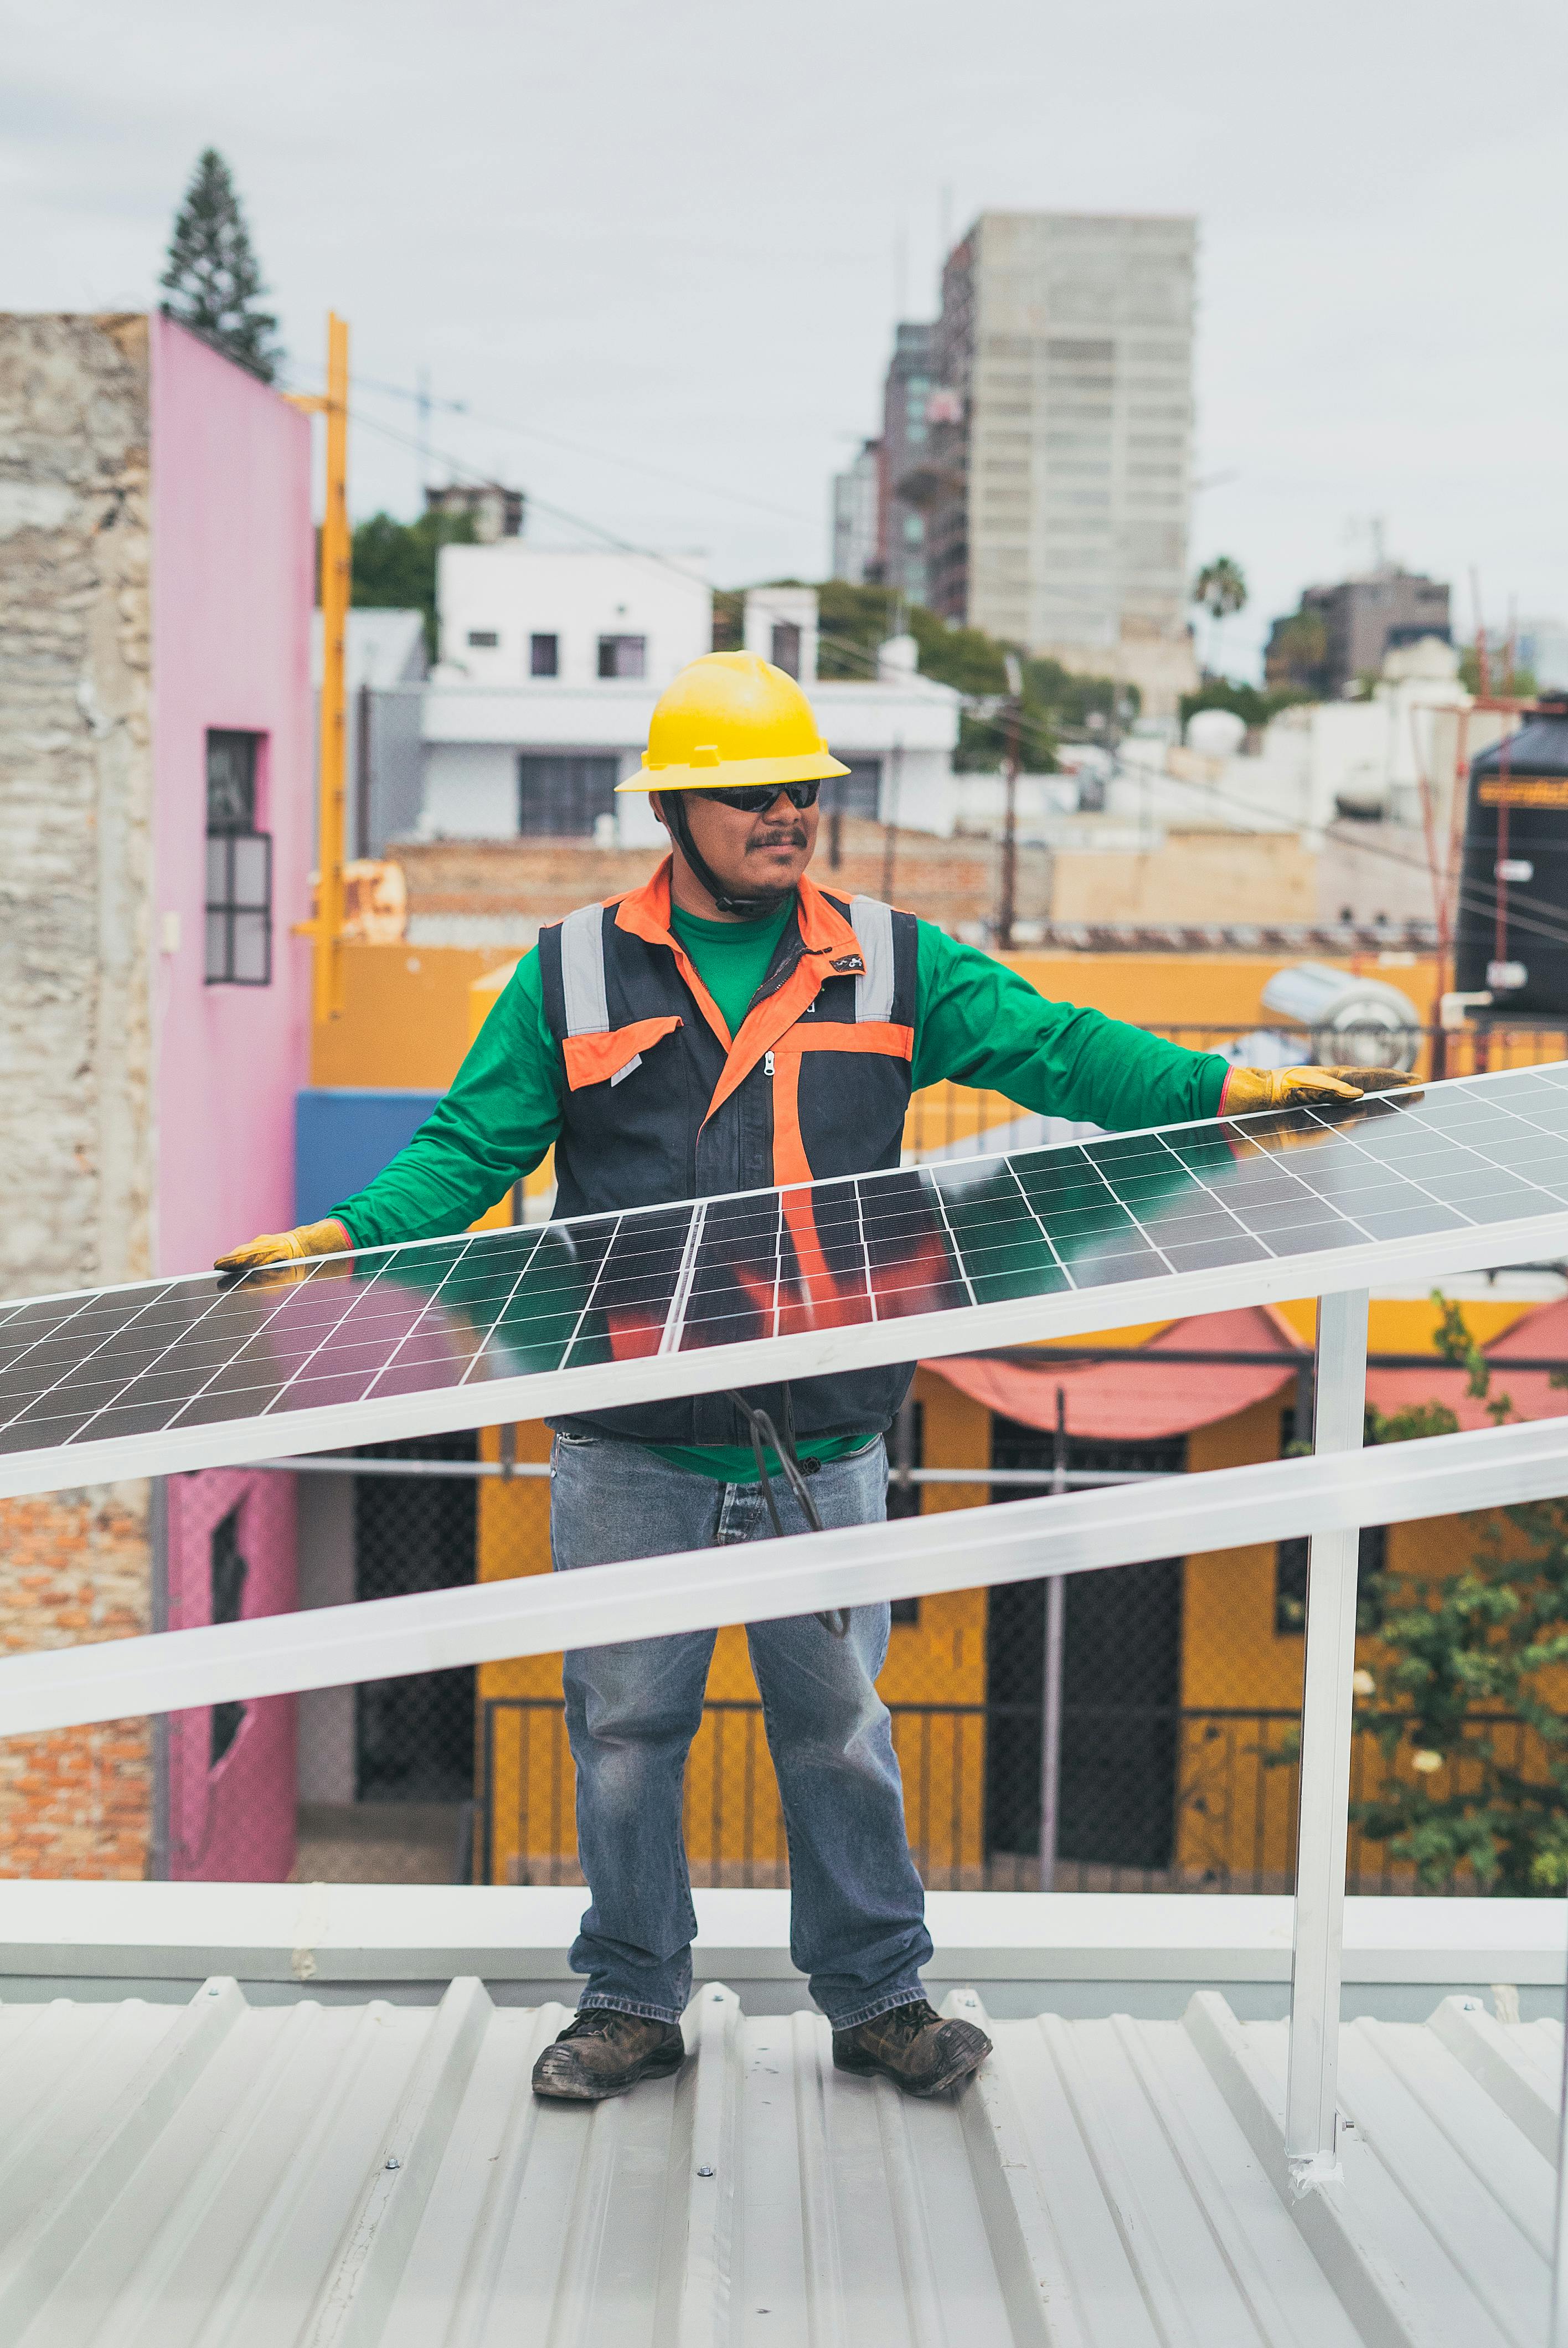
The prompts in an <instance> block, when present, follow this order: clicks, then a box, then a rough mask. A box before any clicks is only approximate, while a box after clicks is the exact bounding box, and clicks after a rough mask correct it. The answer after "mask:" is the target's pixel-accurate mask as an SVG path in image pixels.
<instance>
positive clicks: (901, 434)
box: [876, 320, 936, 603]
mask: <svg viewBox="0 0 1568 2348" xmlns="http://www.w3.org/2000/svg"><path fill="white" fill-rule="evenodd" d="M935 351H936V333H935V329H934V328H933V327H932V326H931V325H930V324H926V323H919V324H911V323H909V322H908V321H907V320H906V321H904V322H903V323H901V324H898V325H897V326H896V327H895V328H894V330H893V357H892V360H891V363H890V364H889V366H888V369H887V376H886V382H885V384H884V386H883V390H882V442H881V448H880V451H879V465H880V478H879V482H878V497H877V518H876V525H877V526H876V559H877V565H878V569H877V576H878V578H879V580H880V581H881V583H882V585H883V586H885V587H892V588H894V589H896V590H897V592H898V593H899V594H901V595H907V597H908V599H909V601H910V602H911V603H929V602H930V601H931V571H930V565H929V562H928V560H927V535H928V523H927V509H928V506H929V503H930V500H929V497H928V495H927V493H926V491H925V489H924V487H923V485H922V476H923V473H924V469H925V466H926V461H927V454H928V444H929V441H930V434H931V427H930V419H929V416H928V413H927V411H928V409H929V407H930V397H931V385H932V380H933V377H932V372H931V371H932V367H933V366H934V364H935Z"/></svg>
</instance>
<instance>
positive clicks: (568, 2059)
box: [534, 2005, 686, 2104]
mask: <svg viewBox="0 0 1568 2348" xmlns="http://www.w3.org/2000/svg"><path fill="white" fill-rule="evenodd" d="M685 2060H686V2042H685V2040H684V2039H683V2038H682V2035H681V2027H680V2024H678V2023H674V2022H650V2021H649V2020H648V2019H647V2018H646V2016H645V2015H643V2014H641V2013H620V2012H619V2011H618V2010H617V2009H616V2008H615V2007H614V2006H609V2005H590V2006H588V2007H586V2008H585V2009H584V2011H583V2012H582V2013H578V2014H574V2015H573V2017H572V2019H571V2021H570V2022H569V2023H568V2024H567V2026H566V2028H565V2029H564V2030H563V2031H562V2032H561V2034H560V2036H559V2038H558V2039H557V2040H556V2042H555V2044H554V2045H553V2046H547V2047H546V2048H545V2051H544V2053H543V2054H542V2055H540V2056H539V2059H538V2062H537V2063H536V2064H535V2065H534V2093H535V2095H536V2096H554V2097H556V2098H557V2099H558V2100H559V2101H560V2102H562V2103H569V2104H598V2103H602V2102H603V2101H604V2098H605V2097H606V2096H624V2095H625V2093H626V2091H627V2089H628V2088H629V2087H635V2086H636V2085H637V2083H638V2081H639V2080H640V2079H664V2078H668V2076H669V2075H670V2073H671V2071H678V2070H679V2069H680V2068H681V2065H682V2063H683V2062H684V2061H685Z"/></svg>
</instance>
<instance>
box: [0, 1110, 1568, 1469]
mask: <svg viewBox="0 0 1568 2348" xmlns="http://www.w3.org/2000/svg"><path fill="white" fill-rule="evenodd" d="M1564 1251H1568V1065H1559V1066H1550V1067H1545V1068H1532V1069H1528V1070H1521V1071H1517V1072H1515V1071H1510V1072H1506V1073H1503V1074H1500V1075H1498V1076H1481V1077H1470V1078H1465V1079H1463V1080H1460V1081H1458V1082H1454V1083H1450V1084H1443V1085H1435V1086H1429V1087H1428V1088H1427V1090H1426V1091H1425V1093H1424V1094H1422V1095H1419V1096H1418V1097H1414V1098H1411V1099H1407V1100H1403V1101H1401V1100H1399V1099H1384V1100H1377V1101H1368V1102H1366V1103H1364V1104H1362V1105H1360V1106H1359V1107H1357V1108H1355V1109H1353V1110H1351V1111H1348V1112H1340V1113H1338V1114H1337V1115H1335V1116H1332V1117H1331V1116H1329V1115H1327V1113H1320V1112H1317V1111H1313V1110H1305V1109H1303V1110H1293V1111H1290V1112H1287V1113H1283V1114H1273V1115H1267V1116H1264V1117H1245V1118H1239V1119H1214V1120H1210V1121H1207V1122H1204V1123H1199V1124H1193V1125H1184V1126H1173V1127H1167V1128H1162V1129H1159V1130H1150V1131H1145V1132H1140V1133H1131V1134H1120V1135H1111V1136H1106V1137H1103V1138H1099V1139H1095V1140H1089V1141H1081V1142H1070V1143H1065V1144H1062V1145H1059V1146H1057V1147H1055V1148H1042V1149H1033V1150H1025V1151H1020V1152H1016V1153H1014V1154H1012V1155H1010V1156H1008V1157H999V1158H977V1159H968V1160H958V1161H953V1160H948V1161H944V1162H942V1163H940V1164H938V1165H933V1166H923V1167H908V1168H904V1169H895V1170H893V1171H890V1172H887V1173H882V1174H868V1175H862V1176H857V1177H855V1178H853V1179H837V1180H828V1181H823V1182H816V1183H812V1184H807V1185H799V1186H795V1187H793V1188H789V1189H782V1190H763V1191H753V1192H747V1193H744V1194H742V1195H739V1196H733V1197H727V1198H717V1199H707V1200H696V1201H695V1202H692V1201H684V1202H682V1203H681V1204H679V1205H671V1206H661V1207H652V1208H646V1209H641V1210H635V1211H631V1212H628V1213H623V1214H610V1215H599V1216H592V1217H588V1218H584V1219H582V1220H577V1221H569V1222H558V1223H548V1224H543V1225H534V1226H529V1227H523V1228H520V1229H514V1230H510V1231H482V1232H473V1233H465V1234H464V1235H463V1236H461V1237H460V1238H456V1239H448V1240H433V1241H418V1242H415V1243H412V1244H407V1245H404V1246H400V1247H392V1248H383V1249H375V1250H370V1251H364V1252H363V1253H361V1254H358V1255H355V1256H353V1257H333V1258H326V1259H323V1260H318V1261H317V1262H314V1263H313V1264H312V1265H310V1266H308V1267H304V1268H302V1269H300V1270H298V1271H295V1272H282V1273H280V1272H261V1273H253V1274H251V1275H249V1276H248V1277H246V1278H244V1279H242V1280H240V1281H238V1282H227V1281H221V1280H220V1279H218V1278H217V1277H216V1276H214V1275H210V1274H208V1275H203V1276H200V1277H197V1278H191V1279H179V1280H165V1281H155V1282H143V1283H138V1284H137V1285H134V1286H130V1287H124V1288H116V1289H101V1290H94V1291H91V1292H87V1293H81V1294H74V1295H67V1296H56V1297H45V1298H36V1299H33V1300H31V1301H25V1302H22V1303H15V1304H12V1305H9V1306H5V1307H0V1494H5V1493H16V1492H23V1491H37V1490H46V1489H49V1488H55V1487H58V1486H61V1485H66V1484H79V1483H87V1482H91V1481H96V1480H98V1479H101V1478H105V1477H109V1476H119V1475H133V1474H157V1473H160V1472H168V1471H173V1470H176V1469H179V1468H197V1467H211V1466H217V1465H220V1464H223V1463H225V1462H239V1461H241V1460H245V1459H255V1458H264V1457H268V1456H270V1455H274V1454H277V1453H279V1452H282V1451H305V1450H312V1449H323V1448H328V1447H333V1446H334V1445H341V1444H346V1443H354V1442H362V1441H367V1440H370V1439H372V1438H386V1437H395V1436H403V1435H417V1434H430V1433H436V1432H438V1431H442V1430H445V1429H448V1428H452V1427H458V1426H485V1425H489V1424H493V1423H495V1422H497V1421H499V1420H504V1419H514V1418H530V1417H538V1416H542V1415H544V1414H545V1413H546V1412H550V1413H554V1412H558V1411H561V1412H571V1411H588V1412H592V1411H596V1410H605V1409H609V1408H611V1407H613V1406H616V1405H619V1404H624V1403H631V1402H637V1401H641V1400H643V1399H645V1398H647V1397H649V1396H660V1397H663V1396H668V1395H679V1394H691V1393H697V1392H705V1391H708V1390H711V1389H712V1388H716V1387H722V1386H732V1385H756V1384H759V1383H769V1382H772V1381H774V1380H776V1379H779V1378H784V1377H804V1376H808V1375H812V1374H813V1373H814V1372H821V1371H825V1370H835V1371H836V1370H844V1369H850V1368H854V1367H856V1366H860V1365H870V1364H873V1363H880V1362H893V1361H899V1360H909V1359H911V1358H913V1357H915V1356H917V1355H940V1354H953V1353H959V1352H967V1351H973V1350H975V1349H977V1348H980V1347H984V1346H986V1345H1000V1344H1009V1343H1017V1342H1018V1341H1019V1340H1020V1339H1025V1338H1045V1337H1051V1336H1057V1335H1078V1334H1084V1333H1085V1332H1086V1331H1089V1330H1092V1329H1103V1328H1107V1327H1112V1326H1114V1325H1116V1323H1118V1322H1123V1323H1124V1322H1126V1321H1129V1320H1140V1321H1151V1320H1156V1319H1162V1318H1172V1317H1174V1316H1176V1315H1178V1314H1183V1313H1199V1312H1208V1311H1215V1310H1219V1309H1222V1308H1223V1307H1225V1306H1227V1305H1233V1304H1237V1303H1255V1302H1261V1301H1264V1300H1265V1299H1268V1298H1277V1297H1284V1296H1297V1295H1310V1294H1318V1293H1323V1292H1327V1291H1329V1290H1333V1289H1343V1288H1353V1287H1361V1286H1365V1285H1367V1284H1368V1282H1369V1281H1370V1280H1372V1279H1373V1278H1374V1277H1375V1276H1384V1277H1386V1276H1389V1275H1390V1274H1395V1273H1397V1272H1398V1271H1399V1267H1400V1265H1401V1264H1404V1265H1406V1266H1408V1267H1409V1268H1410V1269H1412V1270H1415V1271H1419V1272H1422V1273H1430V1274H1434V1275H1435V1274H1439V1273H1440V1272H1444V1271H1455V1270H1462V1269H1467V1268H1474V1267H1477V1266H1480V1265H1482V1264H1487V1263H1496V1262H1509V1261H1512V1262H1519V1261H1521V1260H1524V1259H1527V1258H1531V1257H1539V1256H1541V1255H1542V1254H1553V1253H1561V1252H1564Z"/></svg>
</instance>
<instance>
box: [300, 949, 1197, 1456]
mask: <svg viewBox="0 0 1568 2348" xmlns="http://www.w3.org/2000/svg"><path fill="white" fill-rule="evenodd" d="M788 911H789V909H788V908H787V907H786V908H784V910H783V911H781V912H779V913H778V914H776V915H774V916H772V917H771V918H770V919H768V920H766V921H764V922H745V923H721V922H699V921H694V920H692V918H691V917H690V916H689V915H686V914H683V913H681V912H679V911H676V912H675V913H674V914H673V915H672V920H673V922H674V926H675V929H676V932H677V934H678V936H679V937H680V939H681V942H682V945H683V946H684V947H685V949H686V952H687V953H689V954H690V955H691V957H692V962H693V963H695V964H696V967H697V969H698V971H699V972H700V973H701V974H702V982H703V983H704V985H706V986H707V987H708V989H709V991H710V992H711V993H712V995H713V997H714V1000H715V1001H716V1002H717V1003H718V1004H719V1007H720V1009H721V1010H722V1011H723V1014H724V1016H725V1018H726V1019H727V1020H728V1021H729V1024H730V1030H731V1033H732V1034H734V1033H735V1032H736V1031H737V1030H738V1028H739V1026H740V1025H741V1018H742V1017H743V1015H744V1012H745V1007H746V1005H747V1004H749V1002H750V1001H751V998H752V996H753V994H754V993H755V991H756V988H757V986H758V985H759V984H760V983H761V982H762V979H763V977H764V974H765V972H766V969H767V965H768V963H769V961H770V960H771V958H772V954H773V949H774V944H775V943H776V942H777V939H778V936H779V933H780V932H781V930H782V928H783V926H784V921H785V920H786V919H787V917H788ZM737 1014H739V1015H737ZM1225 1072H1226V1063H1225V1061H1224V1060H1222V1059H1221V1058H1219V1057H1218V1056H1217V1055H1216V1054H1214V1053H1212V1052H1189V1051H1186V1050H1184V1048H1183V1047H1182V1046H1181V1045H1177V1044H1170V1043H1167V1042H1165V1041H1164V1039H1163V1037H1161V1036H1157V1035H1148V1034H1146V1033H1145V1032H1144V1031H1143V1029H1142V1028H1139V1027H1129V1026H1127V1025H1124V1024H1123V1023H1122V1022H1121V1021H1120V1020H1115V1019H1108V1018H1106V1017H1105V1015H1104V1014H1103V1013H1102V1012H1099V1011H1084V1010H1080V1009H1078V1008H1076V1007H1075V1006H1074V1005H1073V1004H1067V1003H1051V1002H1049V1001H1047V999H1046V998H1045V997H1044V996H1043V995H1041V994H1037V992H1036V991H1035V989H1034V988H1033V987H1032V986H1031V985H1030V983H1029V981H1028V980H1027V979H1025V978H1022V977H1020V974H1019V973H1018V972H1017V971H1014V970H1009V967H1008V966H1007V964H1006V963H1001V962H997V961H995V960H994V959H993V958H992V957H991V956H990V955H989V954H988V953H981V952H980V950H979V948H978V947H975V946H966V945H960V944H958V942H956V941H955V940H953V939H952V938H949V937H948V936H947V935H946V933H945V932H943V931H941V930H938V929H935V928H933V926H932V925H931V923H930V922H920V923H919V924H918V958H917V988H916V1010H915V1053H914V1068H913V1082H914V1085H915V1087H916V1089H917V1090H918V1089H919V1088H920V1087H921V1086H925V1085H934V1084H938V1083H940V1082H941V1081H942V1080H943V1079H944V1078H949V1079H951V1080H953V1081H954V1082H956V1083H958V1084H962V1085H968V1086H974V1087H975V1088H976V1089H977V1090H980V1091H987V1092H998V1093H1001V1094H1003V1095H1005V1097H1007V1098H1008V1099H1009V1100H1012V1101H1016V1102H1017V1104H1018V1105H1019V1107H1020V1108H1023V1109H1029V1110H1033V1111H1035V1112H1037V1113H1038V1114H1040V1115H1042V1116H1048V1117H1072V1118H1075V1119H1080V1120H1082V1121H1083V1122H1086V1123H1092V1124H1095V1125H1102V1126H1105V1127H1107V1128H1110V1129H1111V1130H1112V1131H1126V1130H1128V1129H1129V1128H1134V1127H1138V1126H1148V1125H1175V1124H1179V1123H1180V1122H1182V1120H1183V1119H1184V1118H1191V1117H1213V1116H1214V1114H1215V1112H1216V1111H1217V1109H1218V1107H1219V1098H1220V1091H1221V1087H1222V1086H1223V1085H1224V1083H1225ZM565 1097H566V1083H565V1076H564V1072H563V1069H562V1066H561V1056H560V1047H559V1045H558V1043H557V1042H556V1039H555V1037H554V1035H552V1034H551V1032H550V1029H549V1026H548V1023H547V1021H546V1018H545V1011H544V994H543V989H542V985H541V982H540V976H539V958H538V953H537V951H535V952H531V953H527V954H525V955H524V957H523V959H522V961H521V962H520V963H518V967H517V969H516V971H515V972H514V973H513V974H512V977H511V978H510V980H509V981H508V983H507V985H506V987H505V988H504V989H503V991H502V993H501V995H500V998H499V1000H498V1001H497V1004H496V1006H495V1009H494V1010H493V1011H492V1012H491V1014H490V1015H489V1017H488V1018H487V1020H486V1022H485V1025H484V1026H483V1027H482V1028H481V1029H480V1031H479V1034H478V1035H477V1038H476V1040H475V1042H474V1044H473V1045H472V1047H471V1049H470V1050H469V1053H468V1056H467V1057H466V1060H465V1061H464V1063H463V1065H462V1066H461V1068H459V1070H458V1072H457V1076H456V1080H455V1082H454V1084H453V1086H452V1089H451V1091H450V1092H449V1093H448V1094H447V1095H446V1099H445V1100H444V1101H443V1102H442V1103H441V1106H440V1107H439V1108H437V1109H436V1111H435V1113H434V1115H433V1116H431V1117H427V1118H426V1120H425V1123H424V1125H422V1126H421V1127H420V1128H419V1131H418V1132H417V1133H416V1134H415V1137H414V1138H413V1140H412V1141H411V1142H409V1144H408V1145H407V1147H406V1148H404V1149H401V1150H399V1152H398V1154H397V1156H396V1157H395V1159H393V1160H392V1162H391V1164H390V1165H389V1166H387V1167H386V1168H384V1170H383V1171H382V1172H381V1173H380V1174H378V1175H377V1176H376V1178H375V1179H374V1182H371V1183H370V1184H368V1185H367V1186H366V1188H365V1189H363V1190H360V1191H358V1192H356V1194H355V1195H354V1197H353V1198H352V1199H345V1200H343V1201H342V1202H341V1203H340V1204H339V1205H338V1206H335V1207H334V1208H333V1214H334V1215H336V1216H337V1217H338V1218H339V1220H341V1221H342V1222H343V1224H344V1225H345V1226H346V1228H347V1230H348V1232H349V1234H350V1237H351V1238H352V1239H353V1241H354V1245H355V1246H356V1247H384V1246H387V1245H390V1244H391V1243H393V1242H394V1241H399V1240H421V1239H436V1238H439V1237H441V1236H443V1235H444V1234H446V1233H447V1232H452V1231H464V1230H466V1227H467V1226H468V1224H470V1223H471V1222H474V1221H475V1220H477V1218H478V1217H479V1216H480V1215H482V1214H484V1213H485V1212H486V1211H487V1210H488V1209H489V1208H491V1207H493V1206H494V1205H495V1203H496V1201H497V1200H498V1199H500V1198H503V1197H504V1196H505V1194H506V1192H507V1190H508V1189H511V1187H512V1185H513V1183H515V1182H518V1181H519V1180H521V1179H522V1178H523V1176H524V1175H526V1174H530V1173H531V1172H532V1171H533V1169H534V1168H535V1167H536V1166H538V1164H539V1162H540V1160H541V1159H543V1158H544V1156H545V1153H546V1151H547V1150H548V1148H550V1146H551V1144H552V1143H553V1142H554V1140H555V1138H556V1136H557V1135H558V1133H559V1131H560V1127H561V1118H562V1110H563V1104H564V1101H565ZM857 1441H858V1438H853V1437H852V1438H849V1439H848V1440H847V1441H845V1440H844V1439H842V1438H841V1439H839V1440H837V1441H836V1442H825V1443H823V1444H820V1445H815V1446H803V1447H802V1448H803V1450H807V1451H815V1453H816V1454H817V1455H818V1456H821V1457H831V1456H833V1455H834V1454H835V1453H836V1452H839V1451H843V1450H846V1449H854V1448H855V1447H856V1443H857ZM667 1456H678V1457H680V1458H681V1460H682V1464H684V1465H687V1466H696V1467H701V1468H703V1469H704V1470H705V1471H706V1472H708V1473H710V1474H714V1475H723V1476H724V1477H725V1478H727V1479H728V1480H732V1481H741V1480H748V1479H750V1478H753V1477H754V1473H755V1470H754V1467H753V1463H752V1459H751V1455H750V1453H749V1452H748V1453H742V1452H739V1451H734V1452H730V1451H724V1452H715V1453H712V1454H705V1455H697V1454H693V1453H692V1452H689V1451H682V1452H681V1453H680V1454H679V1455H675V1454H668V1455H667ZM770 1464H771V1463H770Z"/></svg>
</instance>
